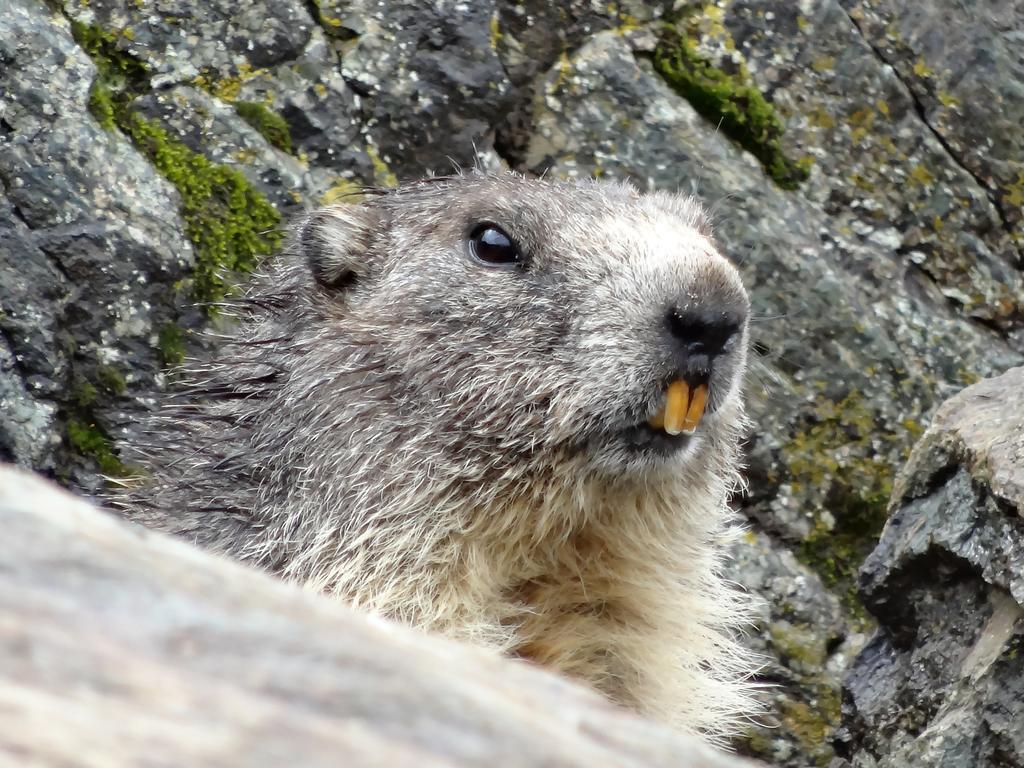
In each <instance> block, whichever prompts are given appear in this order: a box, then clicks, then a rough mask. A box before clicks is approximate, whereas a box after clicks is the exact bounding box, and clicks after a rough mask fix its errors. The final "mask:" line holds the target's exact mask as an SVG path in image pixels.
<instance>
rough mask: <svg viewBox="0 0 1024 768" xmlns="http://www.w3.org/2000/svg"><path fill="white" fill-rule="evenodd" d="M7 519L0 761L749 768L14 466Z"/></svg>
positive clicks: (528, 671)
mask: <svg viewBox="0 0 1024 768" xmlns="http://www.w3.org/2000/svg"><path fill="white" fill-rule="evenodd" d="M0 518H2V519H3V521H4V536H3V537H0V561H2V562H3V563H4V567H3V569H2V571H0V615H3V617H4V620H3V622H2V623H0V646H2V647H3V648H4V664H3V667H2V669H0V708H2V710H3V713H4V716H3V719H2V722H0V761H3V762H11V763H17V764H26V763H31V764H32V765H38V766H61V765H70V764H83V763H88V764H95V765H99V764H104V765H115V764H116V765H129V764H131V765H143V764H145V765H189V766H221V765H228V764H230V765H246V766H272V765H274V766H276V765H281V764H289V765H302V766H328V765H338V764H339V761H341V762H343V763H344V764H345V765H352V766H363V765H365V766H379V765H394V766H405V765H408V766H413V765H415V766H442V765H444V766H478V765H483V764H490V763H495V764H499V765H503V766H506V765H507V766H538V767H539V766H591V765H617V766H636V767H637V768H639V766H651V767H652V768H653V767H654V766H666V767H667V766H678V765H687V766H692V767H693V768H729V767H730V766H733V767H735V768H742V766H751V768H752V764H750V763H748V762H746V761H744V760H741V759H739V758H736V757H733V756H729V755H726V754H723V753H718V752H716V751H714V750H712V749H710V748H708V747H706V746H704V745H702V744H700V743H698V742H697V741H695V740H694V739H692V738H689V737H684V736H682V735H680V734H678V733H675V732H672V731H670V730H668V729H666V728H663V727H661V726H657V725H655V724H653V723H649V722H645V721H643V720H641V719H639V718H637V717H634V716H633V715H630V714H628V713H627V712H625V711H623V710H620V709H617V708H615V707H613V706H612V705H610V704H607V703H605V702H604V701H603V700H602V699H601V698H600V697H599V696H597V694H595V693H592V692H590V691H587V690H584V689H582V688H580V687H577V686H576V685H573V684H572V683H569V682H567V681H564V680H561V679H559V678H557V677H555V676H553V675H550V674H548V673H546V672H543V671H541V670H540V669H537V668H534V667H532V666H529V665H527V664H526V663H525V662H519V661H511V660H507V659H502V658H499V657H497V656H494V655H491V654H488V653H485V652H484V651H481V650H478V649H475V648H471V647H469V646H462V645H458V644H455V643H453V642H448V641H442V640H440V639H436V638H430V637H427V636H425V635H419V634H416V633H414V632H412V631H411V630H407V629H405V628H402V627H399V626H397V625H393V624H390V623H386V622H384V621H380V620H373V619H369V618H367V617H364V616H360V615H357V614H355V613H353V612H351V611H349V610H347V609H345V608H344V607H343V606H341V605H340V604H338V603H336V602H333V601H331V600H330V599H328V598H326V597H321V596H315V595H311V594H309V593H308V592H304V591H302V590H301V589H299V588H296V587H291V586H286V585H283V584H281V583H279V582H276V581H274V580H273V579H271V578H269V577H267V576H265V575H263V574H261V573H259V572H256V571H251V570H247V569H245V568H243V567H241V566H239V565H236V564H233V563H229V562H227V561H224V560H222V559H220V558H216V557H213V556H210V555H206V554H203V553H200V552H199V551H197V550H194V549H192V548H191V547H189V546H188V545H186V544H184V543H182V542H178V541H174V540H171V539H169V538H166V537H163V536H159V535H155V534H152V533H147V532H144V531H142V530H141V529H138V528H135V527H130V526H128V525H127V524H125V523H123V522H121V521H119V520H115V519H114V518H113V517H110V516H107V515H105V514H103V513H101V512H100V511H98V510H96V509H94V508H91V507H89V506H88V505H87V504H85V503H83V502H81V501H79V500H76V499H74V498H73V497H71V496H69V495H68V494H66V493H63V492H60V491H58V490H57V489H56V488H53V487H52V486H50V485H48V484H46V483H44V482H42V481H41V480H39V479H37V478H33V477H31V476H29V475H27V474H24V473H21V472H17V471H14V470H12V469H10V468H8V467H0ZM55 734H57V735H58V737H57V738H55V737H54V736H55Z"/></svg>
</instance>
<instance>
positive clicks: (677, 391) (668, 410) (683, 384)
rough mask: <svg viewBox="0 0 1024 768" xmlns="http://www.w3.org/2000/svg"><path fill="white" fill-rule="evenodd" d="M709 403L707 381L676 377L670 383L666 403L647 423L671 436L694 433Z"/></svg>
mask: <svg viewBox="0 0 1024 768" xmlns="http://www.w3.org/2000/svg"><path fill="white" fill-rule="evenodd" d="M707 404H708V384H707V381H694V382H692V383H691V382H688V381H686V380H685V379H676V380H674V381H673V382H672V383H671V384H669V385H668V390H667V391H666V392H665V403H664V405H662V406H661V409H660V410H659V411H658V412H657V413H655V414H654V415H653V416H651V417H650V418H648V420H647V424H648V425H649V426H650V427H651V428H652V430H654V431H655V432H657V431H662V432H664V433H665V434H667V435H669V436H670V437H678V436H680V435H686V436H689V435H692V434H693V433H694V432H695V431H696V430H697V425H699V424H700V421H701V419H702V418H704V409H705V408H706V407H707Z"/></svg>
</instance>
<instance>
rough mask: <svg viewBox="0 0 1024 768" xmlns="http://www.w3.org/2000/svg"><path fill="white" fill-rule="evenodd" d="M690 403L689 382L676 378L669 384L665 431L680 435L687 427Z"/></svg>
mask: <svg viewBox="0 0 1024 768" xmlns="http://www.w3.org/2000/svg"><path fill="white" fill-rule="evenodd" d="M689 403H690V385H689V384H687V383H686V382H685V381H683V380H682V379H676V380H675V381H673V382H672V383H671V384H669V385H668V393H667V397H666V399H665V431H666V432H668V433H669V434H670V435H678V434H679V433H680V432H682V431H683V429H684V428H685V425H686V416H687V413H688V412H689V411H688V406H689Z"/></svg>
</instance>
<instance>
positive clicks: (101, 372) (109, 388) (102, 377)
mask: <svg viewBox="0 0 1024 768" xmlns="http://www.w3.org/2000/svg"><path fill="white" fill-rule="evenodd" d="M96 381H97V383H98V384H99V385H100V386H101V387H102V388H103V390H104V391H105V392H106V393H107V394H109V395H114V397H120V396H121V395H123V394H124V393H125V390H127V389H128V383H127V382H126V381H125V378H124V374H123V373H121V371H119V370H118V369H117V368H116V367H115V366H113V365H99V366H97V367H96Z"/></svg>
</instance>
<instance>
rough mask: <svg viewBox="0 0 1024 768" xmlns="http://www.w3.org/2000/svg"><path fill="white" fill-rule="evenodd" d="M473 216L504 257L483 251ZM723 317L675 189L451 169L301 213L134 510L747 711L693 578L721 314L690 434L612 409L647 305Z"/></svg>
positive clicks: (556, 653) (615, 684) (638, 679)
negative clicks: (680, 438)
mask: <svg viewBox="0 0 1024 768" xmlns="http://www.w3.org/2000/svg"><path fill="white" fill-rule="evenodd" d="M480 221H488V222H494V223H496V224H499V225H501V226H502V227H503V228H504V229H505V230H506V231H508V232H509V233H510V234H512V236H513V237H514V238H515V239H516V240H517V241H518V242H519V244H520V246H521V249H522V251H523V252H524V253H526V254H528V256H529V259H528V262H527V263H526V265H525V266H523V267H522V268H511V269H509V268H493V267H487V266H483V265H481V264H479V263H477V262H474V260H473V259H472V258H471V257H470V255H469V254H468V252H467V246H466V238H467V233H468V232H469V231H470V229H471V228H472V226H473V225H474V223H476V222H480ZM670 306H676V307H682V308H684V309H688V310H695V311H696V310H701V311H712V312H717V311H719V310H721V311H723V312H724V311H726V310H729V311H732V312H735V313H738V314H739V315H740V316H742V317H744V318H745V316H746V311H747V299H746V295H745V293H744V291H743V288H742V286H741V284H740V282H739V278H738V276H737V273H736V270H735V269H734V268H733V267H732V266H731V265H730V264H729V263H728V261H727V260H726V259H724V258H723V257H722V256H721V255H720V254H719V253H718V252H717V250H716V249H715V245H714V242H713V241H712V239H711V236H710V232H709V229H708V226H707V224H706V222H705V220H704V218H703V215H702V213H701V210H700V208H699V206H697V205H696V203H694V202H693V201H692V200H690V199H688V198H684V197H679V196H675V195H668V194H664V193H656V194H651V195H641V194H639V193H638V192H637V191H636V190H634V189H633V188H632V187H629V186H627V185H621V184H609V183H597V182H581V183H578V184H572V183H556V182H539V181H527V180H524V179H521V178H517V177H513V176H506V177H486V176H483V175H480V174H470V175H467V176H459V177H454V178H450V179H444V180H435V181H432V182H430V183H422V184H418V185H412V186H410V187H407V188H403V189H401V190H398V191H395V192H391V193H388V194H384V195H380V196H376V197H371V198H370V199H369V200H368V201H367V202H365V203H362V204H360V205H350V206H336V207H333V208H330V209H327V210H325V211H322V212H319V213H316V214H314V215H313V216H312V217H310V219H309V220H308V221H307V222H306V223H305V224H304V225H303V226H302V227H301V228H300V235H299V237H298V238H297V239H296V242H295V245H294V246H293V247H292V248H291V249H290V251H289V252H288V253H286V254H285V256H284V257H282V258H281V259H280V260H278V261H276V262H274V263H273V264H272V265H270V266H269V268H268V273H267V274H266V275H265V276H264V277H262V278H260V279H258V280H257V281H256V283H255V287H254V288H253V291H252V293H251V296H250V298H249V300H248V303H247V304H246V310H245V312H244V322H243V324H242V328H241V330H240V332H239V334H238V336H237V338H236V339H234V340H233V341H231V342H230V343H228V344H227V345H226V346H225V347H224V349H223V351H222V352H221V355H220V356H219V358H218V359H217V360H216V361H214V362H212V363H210V364H208V365H206V366H204V367H200V368H197V369H196V370H195V371H193V372H192V379H193V385H192V388H191V389H190V390H188V391H186V392H185V393H184V394H183V395H181V397H180V403H179V406H178V408H177V409H176V410H172V411H171V413H170V414H169V415H167V416H166V417H164V418H163V419H162V420H159V422H158V423H157V424H156V425H155V432H156V433H157V436H158V439H157V440H155V441H154V446H159V452H158V451H157V449H152V450H151V451H150V452H149V454H148V455H147V456H146V457H145V460H146V461H147V462H148V463H149V465H150V466H151V467H152V469H153V474H154V480H153V481H152V482H150V483H148V484H146V485H145V486H144V487H142V488H139V489H137V490H135V491H133V492H132V493H131V494H130V496H129V497H127V498H126V499H122V502H121V503H122V504H124V505H125V506H126V508H127V509H128V511H129V513H130V514H131V515H132V516H133V517H135V518H136V519H138V520H140V521H142V522H144V523H147V524H149V525H153V526H155V527H158V528H161V529H164V530H170V531H174V532H176V533H178V534H181V535H184V536H187V537H189V538H191V539H193V540H195V541H196V542H197V543H200V544H202V545H204V546H207V547H210V548H212V549H215V550H218V551H223V552H226V553H229V554H230V555H232V556H234V557H237V558H239V559H242V560H245V561H249V562H251V563H254V564H256V565H258V566H260V567H263V568H266V569H268V570H271V571H273V572H275V573H278V574H280V575H281V576H283V577H284V578H286V579H289V580H292V581H295V582H298V583H302V584H306V585H308V586H309V587H310V588H313V589H317V590H322V591H325V592H329V593H333V594H336V595H338V596H339V597H340V598H342V599H344V600H346V601H348V602H349V603H351V604H353V605H354V606H356V607H357V608H359V609H361V610H365V611H368V612H371V613H375V614H379V615H383V616H387V617H390V618H394V619H397V620H399V621H403V622H405V623H408V624H411V625H413V626H417V627H421V628H424V629H427V630H430V631H436V632H441V633H444V634H447V635H450V636H453V637H456V638H461V639H465V640H468V641H470V642H473V643H477V644H481V645H485V646H488V647H492V648H495V649H498V650H500V651H502V652H505V653H509V654H513V655H518V656H522V657H526V658H529V659H532V660H534V661H537V662H539V663H541V664H544V665H545V666H548V667H551V668H553V669H557V670H560V671H562V672H564V673H566V674H568V675H571V676H573V677H576V678H579V679H581V680H584V681H586V682H588V683H590V684H591V685H593V686H595V687H596V688H598V689H599V690H602V691H604V692H605V693H606V694H607V695H608V696H609V697H610V698H611V699H613V700H614V701H617V702H620V703H622V704H625V705H627V706H630V707H633V708H635V709H638V710H640V711H643V712H647V713H650V714H653V715H655V716H657V717H661V718H664V719H668V720H671V721H673V722H675V723H677V724H679V725H681V726H682V727H684V728H687V729H689V730H693V731H698V732H702V733H704V734H707V735H709V736H710V737H712V738H716V737H720V736H721V735H722V734H726V733H729V732H730V731H731V730H732V729H733V728H734V726H735V725H736V724H737V723H738V722H739V721H740V720H741V719H742V717H743V716H744V714H745V713H748V712H749V711H750V707H751V704H750V701H749V696H748V687H747V686H746V684H745V683H743V678H744V676H745V675H746V674H747V673H748V672H749V670H750V666H751V664H750V659H749V658H748V657H747V656H746V654H745V653H744V652H743V651H742V650H741V648H740V646H739V645H738V644H737V643H736V642H735V640H734V639H733V633H734V631H735V627H736V626H737V624H738V623H739V622H741V621H743V619H744V616H745V609H744V600H743V598H742V596H741V595H740V594H739V593H738V592H736V591H734V590H733V589H732V588H731V587H730V586H729V585H728V584H726V583H725V582H724V581H723V580H722V578H721V577H720V575H719V568H720V565H721V557H722V553H723V551H724V549H725V545H726V544H727V542H728V541H729V540H730V538H731V537H732V536H733V535H734V528H733V516H732V513H731V512H730V511H729V508H728V506H727V501H728V497H729V494H730V493H731V492H732V491H733V490H734V488H735V487H736V486H737V484H738V482H739V476H738V473H737V443H738V440H739V438H740V436H741V433H742V430H743V427H744V417H743V409H742V403H741V400H740V394H739V392H740V380H741V376H742V372H743V368H744V365H745V346H746V329H745V320H744V323H743V332H742V337H741V338H740V339H739V340H738V341H737V343H736V345H735V347H734V348H732V349H731V350H730V351H729V352H728V354H726V355H723V356H722V357H721V358H720V359H718V360H716V361H715V365H714V368H713V372H712V376H711V400H710V405H709V413H708V414H707V415H706V416H705V418H704V420H703V422H702V423H701V426H700V428H699V430H698V432H697V434H696V435H695V436H694V437H693V438H692V439H691V440H690V441H689V443H688V444H686V445H685V447H683V448H681V449H679V450H677V451H675V452H672V453H670V454H668V455H663V454H661V453H658V452H656V451H652V450H646V449H636V448H635V447H632V448H631V447H630V446H629V445H627V443H626V442H624V441H625V438H624V437H623V435H624V434H625V432H624V431H623V430H625V429H627V428H628V427H629V425H633V424H643V423H644V422H645V420H646V419H647V417H648V416H650V415H651V414H652V413H653V412H654V411H655V410H657V407H658V404H659V402H661V400H662V398H663V397H664V394H663V393H664V390H665V386H666V383H667V382H668V381H669V380H671V379H672V378H673V377H675V376H676V375H678V370H677V369H678V365H679V364H680V363H679V355H678V353H677V352H675V351H673V347H672V343H673V342H672V338H671V336H670V334H668V332H667V331H666V330H665V326H664V316H665V312H666V311H667V310H666V308H667V307H670Z"/></svg>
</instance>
